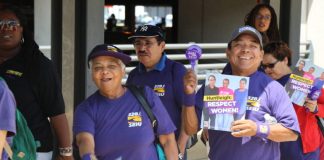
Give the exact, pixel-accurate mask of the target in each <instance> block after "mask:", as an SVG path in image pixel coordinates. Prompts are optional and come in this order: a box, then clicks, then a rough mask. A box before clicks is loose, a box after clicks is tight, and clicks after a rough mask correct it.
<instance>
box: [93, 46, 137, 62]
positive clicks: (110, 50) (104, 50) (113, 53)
mask: <svg viewBox="0 0 324 160" xmlns="http://www.w3.org/2000/svg"><path fill="white" fill-rule="evenodd" d="M99 56H110V57H114V58H118V59H120V60H121V61H122V62H123V63H124V64H128V63H129V62H130V61H131V57H130V56H129V55H127V54H125V53H123V51H122V50H120V49H119V48H117V47H116V46H113V45H109V44H100V45H97V46H96V47H94V48H93V49H92V51H91V52H90V54H89V56H88V64H89V62H90V61H91V60H92V59H93V58H96V57H99Z"/></svg>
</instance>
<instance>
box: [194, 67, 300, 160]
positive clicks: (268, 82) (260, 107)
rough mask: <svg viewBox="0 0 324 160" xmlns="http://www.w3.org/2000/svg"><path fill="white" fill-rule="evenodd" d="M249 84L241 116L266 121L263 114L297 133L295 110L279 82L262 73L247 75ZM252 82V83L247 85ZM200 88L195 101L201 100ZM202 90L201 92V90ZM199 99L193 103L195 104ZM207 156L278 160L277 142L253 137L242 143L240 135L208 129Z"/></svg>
mask: <svg viewBox="0 0 324 160" xmlns="http://www.w3.org/2000/svg"><path fill="white" fill-rule="evenodd" d="M249 83H250V86H253V87H250V88H249V91H248V92H249V93H248V103H247V111H246V116H245V119H250V120H253V121H255V122H261V123H266V119H265V117H264V116H265V114H269V115H270V116H272V117H274V118H275V119H276V120H277V122H278V123H280V124H282V125H283V126H284V127H286V128H289V129H291V130H293V131H295V132H297V133H300V129H299V124H298V120H297V116H296V113H295V111H294V108H293V106H292V104H291V101H290V99H289V97H288V95H287V93H286V92H285V90H284V88H283V87H282V85H280V84H279V83H278V82H276V81H274V80H272V79H271V78H270V77H268V76H266V75H265V74H264V73H262V72H259V71H257V72H255V73H253V74H252V75H251V76H250V82H249ZM251 84H253V85H251ZM200 93H201V91H198V94H197V96H200V98H198V97H196V100H199V101H202V100H203V99H202V95H201V94H200ZM202 93H203V92H202ZM202 103H203V102H197V103H196V105H199V104H202ZM209 143H210V153H209V158H210V159H221V160H235V159H262V160H279V159H280V151H279V143H277V142H273V141H271V140H268V139H267V140H264V139H262V138H260V137H257V136H253V137H251V140H250V141H248V142H247V143H244V144H242V138H236V137H233V136H232V135H231V133H230V132H223V131H214V130H209Z"/></svg>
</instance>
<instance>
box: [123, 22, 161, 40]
mask: <svg viewBox="0 0 324 160" xmlns="http://www.w3.org/2000/svg"><path fill="white" fill-rule="evenodd" d="M138 37H161V38H163V39H164V36H163V31H162V29H161V28H160V27H158V26H154V25H143V26H139V27H138V28H137V29H136V31H135V33H134V35H133V36H130V37H128V39H134V38H138Z"/></svg>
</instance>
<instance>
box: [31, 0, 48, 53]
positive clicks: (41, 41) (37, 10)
mask: <svg viewBox="0 0 324 160" xmlns="http://www.w3.org/2000/svg"><path fill="white" fill-rule="evenodd" d="M34 25H35V33H34V34H35V40H36V42H37V43H38V45H40V46H43V45H45V46H50V45H51V34H50V33H51V0H35V1H34ZM42 51H43V52H44V54H45V55H46V56H47V57H48V58H51V50H49V49H46V50H42Z"/></svg>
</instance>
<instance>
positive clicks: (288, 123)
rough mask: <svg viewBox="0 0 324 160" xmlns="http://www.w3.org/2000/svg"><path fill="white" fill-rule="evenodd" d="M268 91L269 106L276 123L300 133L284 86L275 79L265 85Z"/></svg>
mask: <svg viewBox="0 0 324 160" xmlns="http://www.w3.org/2000/svg"><path fill="white" fill-rule="evenodd" d="M267 92H269V97H268V99H269V103H270V104H269V106H271V108H270V109H271V112H272V114H273V116H274V117H275V118H276V119H277V121H278V123H280V124H282V125H283V126H284V127H286V128H288V129H291V130H293V131H295V132H298V133H300V129H299V124H298V119H297V116H296V113H295V110H294V107H293V105H292V103H291V100H290V99H289V97H288V95H287V93H286V91H285V90H284V88H283V87H282V86H281V85H280V84H279V83H278V82H276V81H273V82H271V83H270V84H269V85H268V86H267Z"/></svg>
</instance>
